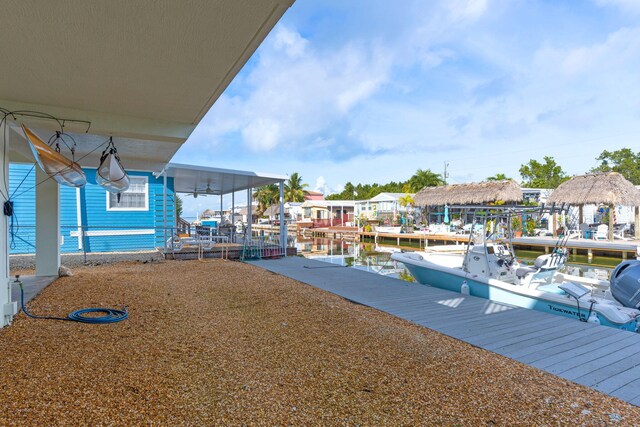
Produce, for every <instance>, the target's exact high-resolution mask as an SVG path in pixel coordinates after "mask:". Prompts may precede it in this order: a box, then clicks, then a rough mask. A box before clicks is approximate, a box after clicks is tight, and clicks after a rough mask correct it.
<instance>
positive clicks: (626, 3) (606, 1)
mask: <svg viewBox="0 0 640 427" xmlns="http://www.w3.org/2000/svg"><path fill="white" fill-rule="evenodd" d="M595 3H596V4H597V5H598V6H601V7H608V6H612V7H617V8H620V9H621V10H622V11H624V12H634V13H640V1H638V0H595Z"/></svg>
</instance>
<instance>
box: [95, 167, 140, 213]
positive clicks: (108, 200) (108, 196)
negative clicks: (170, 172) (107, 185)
mask: <svg viewBox="0 0 640 427" xmlns="http://www.w3.org/2000/svg"><path fill="white" fill-rule="evenodd" d="M130 177H131V178H137V179H139V178H142V179H144V193H145V198H144V207H143V208H118V207H111V206H110V204H109V202H110V194H111V193H109V192H108V191H105V193H106V200H107V211H120V212H124V211H127V212H143V211H148V210H149V177H148V176H144V175H131V176H130ZM125 193H126V191H125Z"/></svg>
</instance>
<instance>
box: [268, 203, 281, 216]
mask: <svg viewBox="0 0 640 427" xmlns="http://www.w3.org/2000/svg"><path fill="white" fill-rule="evenodd" d="M264 215H266V216H275V215H280V205H279V204H278V205H271V206H269V207H268V208H267V209H266V210H265V211H264Z"/></svg>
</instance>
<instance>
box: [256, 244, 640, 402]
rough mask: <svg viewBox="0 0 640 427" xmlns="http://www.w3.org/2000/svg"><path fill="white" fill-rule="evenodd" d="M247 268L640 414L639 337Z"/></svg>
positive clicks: (318, 265)
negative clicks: (330, 295) (306, 286)
mask: <svg viewBox="0 0 640 427" xmlns="http://www.w3.org/2000/svg"><path fill="white" fill-rule="evenodd" d="M250 263H251V264H253V265H256V266H258V267H261V268H264V269H266V270H269V271H272V272H274V273H277V274H281V275H283V276H287V277H290V278H292V279H295V280H298V281H300V282H303V283H306V284H309V285H311V286H315V287H317V288H320V289H323V290H326V291H329V292H332V293H334V294H336V295H340V296H342V297H344V298H346V299H348V300H350V301H353V302H355V303H358V304H363V305H366V306H369V307H372V308H376V309H378V310H381V311H384V312H387V313H389V314H392V315H394V316H397V317H400V318H402V319H405V320H408V321H411V322H414V323H416V324H419V325H422V326H425V327H428V328H430V329H433V330H436V331H438V332H441V333H443V334H445V335H449V336H451V337H453V338H457V339H460V340H462V341H465V342H467V343H469V344H472V345H474V346H477V347H480V348H483V349H486V350H489V351H492V352H494V353H497V354H500V355H503V356H506V357H509V358H511V359H513V360H517V361H519V362H522V363H525V364H528V365H530V366H534V367H536V368H539V369H542V370H544V371H546V372H549V373H552V374H554V375H557V376H559V377H562V378H565V379H568V380H570V381H573V382H575V383H578V384H582V385H585V386H588V387H591V388H593V389H595V390H598V391H601V392H603V393H606V394H609V395H611V396H615V397H618V398H620V399H622V400H625V401H627V402H629V403H631V404H634V405H637V406H640V365H638V363H637V355H638V352H640V334H636V333H632V332H626V331H621V330H618V329H614V328H609V327H605V326H598V325H594V324H591V323H584V322H579V321H577V320H574V319H570V318H566V317H561V316H554V315H552V314H547V313H542V312H539V311H534V310H527V309H523V308H518V307H513V306H509V305H505V304H500V303H497V302H494V301H489V300H485V299H482V298H477V297H471V296H464V295H461V294H459V293H454V292H449V291H445V290H441V289H438V288H433V287H430V286H424V285H420V284H416V283H409V282H405V281H401V280H398V279H393V278H390V277H386V276H382V275H377V274H372V273H368V272H365V271H360V270H357V269H354V268H346V267H342V266H338V265H333V264H328V263H325V262H320V261H314V260H310V259H306V258H301V257H288V258H282V259H276V260H259V261H250Z"/></svg>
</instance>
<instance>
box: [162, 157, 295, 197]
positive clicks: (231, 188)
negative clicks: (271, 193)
mask: <svg viewBox="0 0 640 427" xmlns="http://www.w3.org/2000/svg"><path fill="white" fill-rule="evenodd" d="M165 172H166V174H167V177H171V178H173V187H174V191H175V192H177V193H197V194H203V195H205V194H213V195H220V194H229V193H233V192H236V191H242V190H246V189H248V188H255V187H261V186H263V185H268V184H277V183H279V182H283V181H285V180H287V177H286V176H285V175H276V174H269V173H261V172H249V171H241V170H233V169H222V168H213V167H208V166H194V165H184V164H180V163H169V164H168V165H167V167H166V168H165Z"/></svg>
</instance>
